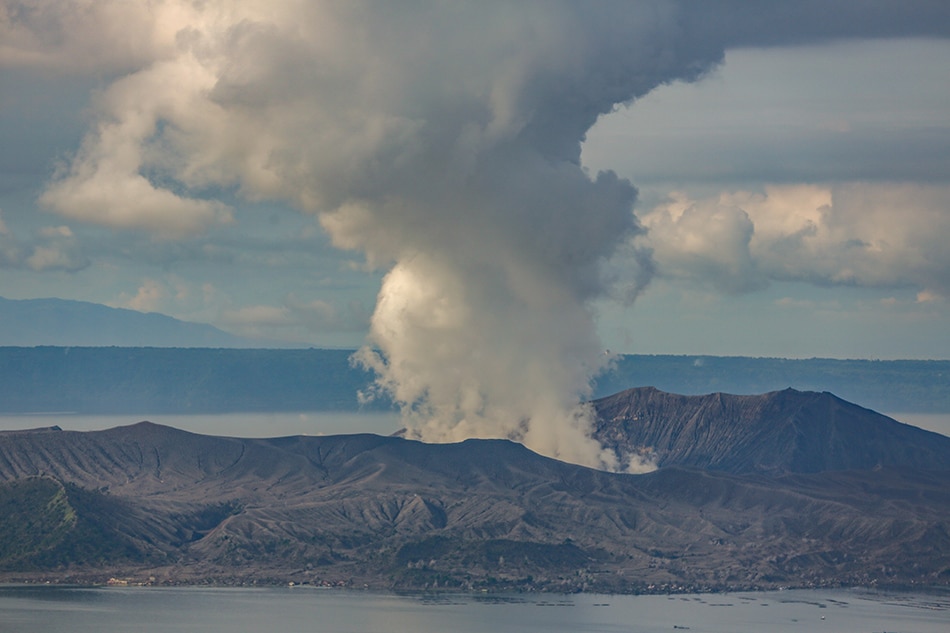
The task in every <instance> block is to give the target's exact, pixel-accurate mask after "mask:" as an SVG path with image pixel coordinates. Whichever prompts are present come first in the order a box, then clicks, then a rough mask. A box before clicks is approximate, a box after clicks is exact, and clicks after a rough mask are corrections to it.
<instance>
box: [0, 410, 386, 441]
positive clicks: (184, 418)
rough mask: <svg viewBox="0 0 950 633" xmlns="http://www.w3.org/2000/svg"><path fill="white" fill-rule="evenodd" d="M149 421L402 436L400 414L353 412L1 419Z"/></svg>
mask: <svg viewBox="0 0 950 633" xmlns="http://www.w3.org/2000/svg"><path fill="white" fill-rule="evenodd" d="M142 420H148V421H149V422H154V423H156V424H164V425H166V426H172V427H175V428H176V429H181V430H183V431H191V432H192V433H202V434H204V435H226V436H231V437H282V436H286V435H336V434H341V433H377V434H379V435H389V434H391V433H394V432H395V431H398V430H399V428H400V425H399V415H398V414H396V413H377V412H373V413H352V412H345V411H344V412H340V411H301V412H297V413H284V412H281V413H271V412H257V413H209V414H203V415H202V414H199V415H176V414H163V413H155V414H151V413H141V414H122V415H81V414H71V413H31V414H22V415H15V414H6V415H0V431H13V430H20V429H35V428H38V427H44V426H59V427H61V428H63V429H65V430H67V431H98V430H102V429H109V428H113V427H116V426H126V425H129V424H135V423H136V422H141V421H142Z"/></svg>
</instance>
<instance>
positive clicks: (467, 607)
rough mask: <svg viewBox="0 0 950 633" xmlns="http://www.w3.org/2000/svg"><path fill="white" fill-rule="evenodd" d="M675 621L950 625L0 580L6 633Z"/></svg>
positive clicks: (523, 601) (713, 630)
mask: <svg viewBox="0 0 950 633" xmlns="http://www.w3.org/2000/svg"><path fill="white" fill-rule="evenodd" d="M687 627H688V628H687ZM674 630H676V631H682V630H690V631H697V632H700V631H701V632H708V633H719V632H721V633H740V632H743V631H750V632H752V631H754V632H756V633H758V632H762V631H766V632H769V633H783V632H786V631H796V632H799V631H800V632H806V631H807V632H813V631H828V632H835V633H852V632H854V633H868V632H870V631H895V632H898V631H899V632H903V633H946V631H948V630H950V596H947V595H941V596H931V595H924V594H900V593H884V592H867V591H857V590H855V591H848V590H834V591H831V590H828V591H825V590H821V591H817V590H816V591H797V590H795V591H777V592H756V593H732V594H695V595H676V596H605V595H570V596H565V595H554V594H532V595H525V594H518V595H490V594H478V595H459V596H456V595H442V596H399V595H392V594H377V593H369V592H359V591H342V590H326V589H316V588H311V587H297V588H262V589H244V588H240V589H231V588H213V589H206V588H151V587H108V588H65V587H49V586H43V587H27V586H5V587H0V631H3V632H4V633H21V632H22V633H27V632H29V633H58V632H64V633H65V632H70V633H84V632H87V631H89V632H92V631H96V632H97V633H98V632H102V631H122V632H125V633H132V632H149V633H165V632H169V633H170V632H173V631H175V632H182V631H201V632H203V633H218V632H222V633H223V632H243V631H268V632H271V631H273V632H277V631H279V632H281V633H284V632H288V633H291V632H296V631H301V632H303V631H307V632H311V633H376V632H378V633H403V632H405V633H428V632H430V631H431V632H440V633H442V632H453V633H474V632H479V633H482V632H491V633H516V632H517V633H521V632H528V631H532V632H533V631H544V632H546V633H559V632H572V633H573V632H589V633H594V632H620V631H624V632H631V633H637V632H639V633H653V632H659V631H665V632H669V631H674Z"/></svg>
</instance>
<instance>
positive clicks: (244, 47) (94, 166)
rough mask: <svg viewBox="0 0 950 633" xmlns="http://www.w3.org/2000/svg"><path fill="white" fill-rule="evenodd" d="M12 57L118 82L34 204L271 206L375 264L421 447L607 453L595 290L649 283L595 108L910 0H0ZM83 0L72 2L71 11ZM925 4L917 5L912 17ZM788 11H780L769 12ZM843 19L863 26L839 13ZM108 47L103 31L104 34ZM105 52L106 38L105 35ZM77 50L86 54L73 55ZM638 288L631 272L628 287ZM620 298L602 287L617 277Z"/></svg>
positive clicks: (624, 186) (877, 31)
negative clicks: (470, 440)
mask: <svg viewBox="0 0 950 633" xmlns="http://www.w3.org/2000/svg"><path fill="white" fill-rule="evenodd" d="M14 4H16V5H20V4H30V5H34V4H35V5H37V6H39V7H40V9H35V7H34V9H35V10H33V11H12V10H7V11H6V12H5V13H4V14H3V17H2V19H0V34H4V35H5V37H4V38H3V39H4V41H5V42H8V44H5V45H4V47H3V48H2V49H0V55H2V63H3V64H4V65H29V64H31V63H32V64H36V65H38V66H42V67H43V68H44V69H45V70H46V71H47V72H56V71H57V70H58V71H59V72H90V69H89V68H88V67H87V66H88V65H89V64H93V65H94V66H95V68H94V69H92V70H93V71H95V70H96V69H99V72H104V73H111V74H112V75H111V76H113V79H112V80H111V83H109V84H108V87H107V88H106V89H105V90H103V91H102V93H101V94H100V95H98V97H97V99H96V103H95V109H96V113H97V118H96V121H95V124H94V125H93V126H92V127H91V129H90V131H89V133H88V135H87V136H86V138H85V140H84V141H83V144H82V147H81V148H80V149H79V151H78V152H77V154H76V155H75V157H74V159H73V161H72V162H71V163H70V164H69V165H68V166H67V167H66V168H65V169H63V170H62V172H61V173H59V174H58V175H57V176H56V177H55V178H54V180H53V181H52V182H51V183H50V185H49V187H48V188H47V190H46V192H45V193H44V195H43V197H42V202H43V203H45V204H46V205H47V206H48V207H49V208H51V209H52V210H54V211H56V212H58V213H60V214H62V215H64V216H67V217H71V218H74V219H78V220H82V221H85V222H89V223H95V224H100V225H104V226H111V227H121V228H131V229H144V230H148V231H151V232H153V233H155V234H158V235H163V236H166V237H171V238H173V237H175V236H179V235H184V234H189V233H194V232H200V231H206V230H210V229H212V228H214V227H215V226H217V225H221V224H226V223H230V222H233V214H232V212H231V211H232V210H231V209H229V208H228V207H227V205H225V204H223V203H222V202H219V201H218V200H215V199H214V194H213V192H215V191H222V190H228V191H233V192H236V193H237V194H239V195H240V196H243V197H244V198H246V199H251V200H257V199H264V198H271V199H283V200H287V201H289V202H291V203H292V204H294V205H296V206H297V207H299V208H300V209H301V210H303V211H306V212H309V213H314V214H316V215H318V216H319V218H320V221H321V224H322V226H323V227H324V228H325V229H326V231H327V232H328V233H329V234H330V235H331V237H332V239H333V242H334V244H335V245H336V246H338V247H339V248H343V249H351V250H355V251H359V252H361V253H362V254H364V255H365V258H366V263H367V265H368V266H369V267H371V268H376V269H381V270H384V271H388V272H386V275H385V278H384V281H383V284H382V287H381V289H380V292H379V296H378V303H377V306H376V310H375V312H374V314H373V317H372V323H371V331H370V333H369V336H368V339H367V343H366V346H365V347H364V348H363V349H361V350H360V351H359V352H358V354H357V359H358V361H359V362H362V363H363V364H365V365H366V366H368V367H371V368H373V369H374V370H376V372H377V374H378V375H379V381H378V383H377V385H376V389H377V390H382V391H385V392H386V393H388V394H389V395H391V396H392V397H393V398H394V399H395V401H396V402H397V403H398V404H399V405H400V406H401V407H402V409H403V412H404V414H405V417H406V421H407V424H408V425H409V427H410V432H411V433H412V434H414V435H416V436H418V437H421V438H423V439H426V440H432V441H450V440H460V439H463V438H467V437H510V438H514V439H517V440H520V441H522V442H524V443H525V444H526V445H527V446H529V447H530V448H532V449H535V450H537V451H539V452H542V453H544V454H547V455H551V456H555V457H558V458H561V459H565V460H568V461H573V462H576V463H581V464H585V465H590V466H595V467H599V468H608V469H617V468H618V464H617V460H616V458H615V456H614V455H613V454H612V453H609V452H607V451H604V450H603V449H602V448H601V447H600V446H599V445H598V444H597V443H596V442H595V441H594V440H592V439H590V438H589V430H590V423H591V412H590V411H589V409H587V408H586V407H585V406H583V405H582V404H580V403H581V402H582V401H583V400H584V399H585V397H586V396H588V395H589V393H590V380H591V378H592V376H594V375H595V374H596V373H597V372H598V371H600V370H601V369H602V368H603V367H604V366H605V364H606V363H607V362H608V361H609V356H607V355H605V353H604V351H603V349H602V346H601V345H600V343H599V341H598V340H597V336H596V333H595V327H594V325H595V319H596V315H595V314H594V312H593V308H592V301H593V300H594V299H597V298H601V297H604V296H606V295H609V294H610V293H611V292H615V291H618V289H619V288H623V289H624V293H625V294H628V295H630V296H633V295H635V294H636V292H637V291H638V290H639V289H641V288H642V286H643V284H645V283H647V281H648V280H649V274H648V273H649V270H650V262H649V257H648V256H647V255H646V254H645V253H640V254H639V256H637V257H633V258H630V261H638V260H639V261H641V262H644V266H643V267H642V268H643V269H642V270H631V271H626V273H625V274H618V273H617V270H616V268H615V267H611V256H612V255H614V253H615V251H617V249H618V248H620V247H621V246H623V245H625V244H629V243H630V238H631V237H633V236H635V235H636V234H638V233H639V232H640V231H641V230H642V229H641V228H640V227H639V224H638V222H637V220H636V217H635V216H634V215H633V213H632V209H633V205H634V202H635V199H636V190H635V188H634V187H633V186H632V185H631V184H630V183H629V182H627V181H626V180H623V179H621V178H618V177H617V176H616V175H615V174H613V173H611V172H603V173H599V174H588V173H587V172H586V171H585V170H584V169H583V168H582V166H581V163H580V149H581V142H582V141H583V140H584V136H585V133H586V131H587V130H588V129H589V128H590V127H591V126H592V125H593V124H594V123H595V121H596V120H597V118H598V116H600V115H602V114H605V113H608V112H610V111H611V110H612V109H613V108H614V107H615V106H616V105H617V104H620V103H628V102H630V101H632V100H634V99H636V98H637V97H639V96H642V95H644V94H646V93H647V92H649V91H650V90H651V89H653V88H654V87H656V86H658V85H660V84H663V83H667V82H671V81H674V80H687V81H690V80H695V79H697V78H699V77H701V76H702V75H703V74H704V73H706V72H707V71H708V70H709V69H711V68H713V67H714V66H715V65H716V64H718V63H719V62H720V61H721V60H722V57H723V51H724V49H725V47H726V46H730V45H743V44H746V45H748V44H761V43H762V42H764V41H768V42H773V43H793V42H799V41H806V40H808V39H814V38H822V37H834V36H848V35H862V34H866V35H872V36H879V35H887V34H897V35H906V34H915V33H918V32H927V29H929V28H932V27H931V25H932V24H933V23H934V22H933V20H932V15H929V14H933V13H940V12H941V11H944V9H942V7H941V5H939V4H933V5H931V4H922V5H921V7H922V9H921V10H920V11H917V12H915V16H914V19H912V20H903V19H902V20H895V19H893V18H894V16H895V15H903V12H902V11H901V7H903V6H905V5H904V3H900V2H894V3H876V5H878V9H879V10H878V11H876V12H874V14H873V17H872V18H868V17H867V16H866V13H867V12H866V11H864V7H865V6H866V5H865V4H864V3H848V2H841V3H827V2H822V3H802V4H796V5H795V6H794V7H785V6H784V5H783V6H782V7H781V8H777V4H778V3H771V2H769V3H756V2H752V3H733V2H723V3H707V2H702V3H693V2H674V1H667V2H663V1H661V2H651V3H645V2H644V3H640V2H616V3H609V2H603V3H584V2H543V3H541V2H539V3H532V2H526V3H495V2H488V3H477V4H475V3H468V4H464V3H431V4H430V3H408V4H407V3H361V2H346V3H334V2H327V3H322V2H321V3H318V2H304V1H299V2H279V3H274V2H259V1H253V0H244V1H233V2H232V1H229V2H223V1H222V2H202V3H195V2H187V1H185V0H180V1H175V0H169V1H167V2H157V3H150V4H146V3H142V5H141V6H140V7H138V8H135V7H134V6H132V5H129V4H127V3H111V2H102V3H96V4H95V5H91V6H86V3H79V2H74V3H73V2H48V3H44V2H36V3H14ZM84 7H85V8H84ZM928 12H929V14H928ZM777 13H781V14H782V16H783V19H782V20H778V21H777V20H776V19H775V18H776V17H777ZM852 18H859V19H852ZM120 26H122V28H124V29H125V31H124V32H123V37H121V38H116V42H117V44H116V46H115V47H114V48H111V49H110V48H109V47H108V46H107V44H106V43H103V41H102V38H101V37H100V34H101V33H115V32H117V30H121V29H120ZM118 43H121V45H120V44H118ZM89 60H92V61H89ZM630 279H635V280H636V283H633V284H631V283H630ZM618 292H619V291H618Z"/></svg>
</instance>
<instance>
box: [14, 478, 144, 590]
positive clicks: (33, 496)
mask: <svg viewBox="0 0 950 633" xmlns="http://www.w3.org/2000/svg"><path fill="white" fill-rule="evenodd" d="M113 505H114V502H111V501H110V500H108V499H106V498H105V497H104V496H103V495H101V494H99V493H95V492H89V491H85V490H82V489H80V488H77V487H76V486H73V485H71V484H65V485H64V484H62V483H60V482H59V481H56V480H54V479H50V478H48V477H31V478H29V479H20V480H15V481H10V482H7V483H3V484H0V534H2V535H3V538H2V539H0V570H4V571H28V570H40V569H56V568H61V567H65V566H69V565H72V564H82V565H89V564H93V565H98V564H103V563H108V562H115V561H123V560H136V561H138V560H143V555H142V553H141V552H140V551H139V550H138V549H137V548H135V547H134V546H133V545H132V544H131V543H129V542H128V541H127V540H125V539H123V538H122V537H120V536H119V535H118V534H116V533H115V532H114V531H113V530H112V529H111V528H110V527H109V526H108V523H109V517H110V516H111V515H112V513H113V512H115V511H116V510H117V508H114V507H112V506H113ZM77 508H78V510H77Z"/></svg>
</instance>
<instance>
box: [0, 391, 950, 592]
mask: <svg viewBox="0 0 950 633" xmlns="http://www.w3.org/2000/svg"><path fill="white" fill-rule="evenodd" d="M593 404H594V407H595V409H596V411H597V415H598V417H597V426H596V429H595V437H596V438H597V439H598V440H600V441H601V442H602V443H603V444H604V445H605V446H607V447H609V448H611V449H612V450H615V451H616V452H617V453H618V456H620V457H621V458H623V459H624V460H628V459H629V458H630V457H631V456H633V455H636V456H637V457H638V458H640V459H642V460H652V462H653V463H654V464H655V465H656V466H657V467H658V469H657V470H655V471H653V472H649V473H646V474H639V475H634V474H617V473H607V472H601V471H597V470H591V469H588V468H584V467H581V466H575V465H571V464H567V463H563V462H559V461H556V460H553V459H550V458H546V457H542V456H540V455H537V454H535V453H533V452H531V451H529V450H528V449H526V448H524V447H523V446H521V445H519V444H516V443H513V442H509V441H506V440H468V441H465V442H462V443H458V444H423V443H420V442H416V441H410V440H406V439H402V438H399V437H381V436H376V435H338V436H326V437H309V436H296V437H284V438H274V439H242V438H227V437H212V436H203V435H196V434H192V433H188V432H184V431H180V430H176V429H173V428H169V427H165V426H159V425H156V424H152V423H149V422H142V423H139V424H134V425H132V426H125V427H119V428H114V429H110V430H105V431H93V432H71V431H62V430H58V429H55V428H52V429H36V430H26V431H8V432H3V433H0V482H2V483H0V534H2V539H0V580H5V581H47V580H48V581H52V582H106V581H108V580H109V579H118V580H119V581H121V582H126V581H128V582H143V583H154V584H162V583H206V582H214V583H227V584H241V583H271V582H281V583H286V582H294V583H312V584H327V585H342V586H353V587H363V586H369V587H374V588H392V589H409V588H412V589H422V588H428V589H433V588H439V589H490V590H491V589H520V590H563V591H578V590H586V591H613V592H643V591H675V590H699V589H703V590H705V589H710V590H717V589H738V588H753V587H760V588H771V587H778V586H795V587H799V586H824V585H841V584H846V585H887V586H914V587H919V586H926V585H946V584H950V438H948V437H946V436H943V435H939V434H935V433H930V432H927V431H923V430H920V429H917V428H914V427H910V426H907V425H904V424H900V423H898V422H896V421H894V420H892V419H890V418H887V417H885V416H882V415H880V414H877V413H875V412H873V411H870V410H867V409H863V408H861V407H858V406H856V405H853V404H850V403H847V402H844V401H842V400H840V399H838V398H835V397H834V396H832V395H830V394H820V393H802V392H796V391H792V390H786V391H781V392H773V393H768V394H765V395H760V396H730V395H726V394H713V395H709V396H692V397H687V396H678V395H673V394H667V393H663V392H660V391H657V390H655V389H651V388H643V389H633V390H629V391H625V392H622V393H620V394H617V395H615V396H611V397H609V398H605V399H602V400H598V401H596V402H594V403H593Z"/></svg>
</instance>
